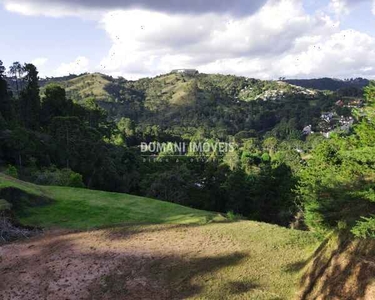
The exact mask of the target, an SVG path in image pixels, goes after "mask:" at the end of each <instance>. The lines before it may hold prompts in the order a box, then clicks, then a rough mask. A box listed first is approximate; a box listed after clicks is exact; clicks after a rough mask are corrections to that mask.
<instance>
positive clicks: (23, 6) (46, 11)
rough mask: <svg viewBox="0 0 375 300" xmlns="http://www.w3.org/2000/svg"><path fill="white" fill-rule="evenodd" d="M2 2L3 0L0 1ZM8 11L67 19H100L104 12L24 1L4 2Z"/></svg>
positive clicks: (7, 0)
mask: <svg viewBox="0 0 375 300" xmlns="http://www.w3.org/2000/svg"><path fill="white" fill-rule="evenodd" d="M0 1H1V0H0ZM2 1H3V3H4V7H5V9H6V10H8V11H11V12H15V13H19V14H22V15H25V16H48V17H55V18H59V17H67V16H75V17H80V18H83V19H99V18H100V16H101V15H102V13H103V12H102V11H100V10H98V9H88V8H84V7H79V6H68V5H64V4H63V3H51V2H50V3H48V2H43V1H39V2H38V1H37V2H31V1H22V0H2Z"/></svg>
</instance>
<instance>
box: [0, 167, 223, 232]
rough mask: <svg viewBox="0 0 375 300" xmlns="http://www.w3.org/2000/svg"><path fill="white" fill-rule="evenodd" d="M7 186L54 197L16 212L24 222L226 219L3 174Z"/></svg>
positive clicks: (90, 224) (87, 224) (72, 224)
mask: <svg viewBox="0 0 375 300" xmlns="http://www.w3.org/2000/svg"><path fill="white" fill-rule="evenodd" d="M4 188H16V189H20V190H22V191H24V192H26V193H29V194H32V195H35V196H40V197H47V198H49V199H52V200H53V202H52V203H51V204H46V205H40V206H35V207H29V206H28V207H23V208H22V210H18V211H16V215H17V217H18V218H19V219H20V221H21V223H22V224H24V225H32V226H40V227H45V228H51V227H59V228H71V229H90V228H98V227H108V226H113V225H119V224H134V223H137V224H139V223H143V224H165V223H169V224H192V223H194V224H205V223H207V222H211V221H224V220H225V218H224V217H222V216H221V215H219V214H217V213H210V212H205V211H200V210H196V209H192V208H188V207H184V206H181V205H177V204H173V203H168V202H164V201H159V200H154V199H149V198H143V197H138V196H132V195H127V194H120V193H109V192H102V191H94V190H88V189H77V188H69V187H53V186H37V185H34V184H31V183H26V182H23V181H20V180H16V179H14V178H11V177H9V176H5V175H3V174H0V190H1V189H4Z"/></svg>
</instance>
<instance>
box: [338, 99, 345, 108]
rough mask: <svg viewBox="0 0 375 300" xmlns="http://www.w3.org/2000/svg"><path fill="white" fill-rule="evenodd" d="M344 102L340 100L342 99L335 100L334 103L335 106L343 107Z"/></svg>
mask: <svg viewBox="0 0 375 300" xmlns="http://www.w3.org/2000/svg"><path fill="white" fill-rule="evenodd" d="M344 104H345V103H344V101H342V100H339V101H337V102H336V105H337V106H340V107H343V106H344Z"/></svg>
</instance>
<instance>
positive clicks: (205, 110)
mask: <svg viewBox="0 0 375 300" xmlns="http://www.w3.org/2000/svg"><path fill="white" fill-rule="evenodd" d="M50 83H57V84H59V85H60V86H61V87H63V88H64V89H65V90H66V93H67V97H68V98H70V99H72V100H73V101H74V102H76V103H79V104H81V105H87V103H92V101H94V102H95V103H96V104H97V105H98V106H99V107H100V108H101V109H102V110H104V111H105V112H106V113H107V115H108V117H109V118H110V119H112V120H115V121H119V120H120V119H121V118H129V119H131V120H132V121H133V122H134V123H136V124H142V128H143V129H144V128H145V127H147V126H154V125H156V126H159V127H160V128H161V129H168V130H169V132H171V133H172V134H173V135H178V136H182V135H186V134H187V135H190V134H191V132H192V131H194V130H195V129H194V128H197V127H207V128H210V130H214V131H226V132H227V133H228V134H233V135H234V134H236V133H238V132H240V131H250V130H255V131H256V132H259V133H262V132H265V131H268V130H271V129H272V128H273V127H275V125H276V124H277V123H279V122H280V121H281V120H282V119H283V118H286V119H288V118H290V116H291V115H294V116H295V117H296V126H297V129H298V130H300V131H301V132H302V129H303V128H304V127H305V126H306V125H308V124H318V123H319V117H320V114H321V113H322V112H324V111H328V110H329V109H330V108H331V107H333V106H334V103H335V102H336V101H337V100H338V99H340V96H338V95H337V96H335V95H333V94H327V92H322V91H319V90H314V89H309V88H303V87H300V86H298V85H292V84H289V83H286V82H283V81H267V80H258V79H253V78H246V77H240V76H233V75H220V74H194V75H190V74H183V73H170V74H163V75H160V76H156V77H154V78H143V79H139V80H136V81H131V80H126V79H124V78H121V77H120V78H113V77H110V76H107V75H103V74H100V73H94V74H82V75H79V76H73V75H72V76H69V77H63V78H49V79H48V80H41V86H42V89H41V93H42V94H43V93H44V87H45V86H46V85H48V84H50ZM193 124H194V125H193ZM143 129H142V130H143Z"/></svg>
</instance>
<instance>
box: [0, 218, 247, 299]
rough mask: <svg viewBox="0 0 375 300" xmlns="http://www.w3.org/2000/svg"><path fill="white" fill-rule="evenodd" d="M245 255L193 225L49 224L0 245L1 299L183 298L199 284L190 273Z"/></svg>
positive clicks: (227, 241) (205, 271) (200, 273)
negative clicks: (93, 227) (59, 227)
mask: <svg viewBox="0 0 375 300" xmlns="http://www.w3.org/2000/svg"><path fill="white" fill-rule="evenodd" d="M245 256H246V254H244V253H241V252H240V247H239V246H238V245H237V244H236V242H234V241H233V240H231V239H230V238H225V237H223V236H221V237H215V236H213V235H209V236H208V235H207V234H204V233H203V232H202V230H201V228H200V227H193V226H171V225H163V226H142V227H125V228H119V229H111V230H98V231H92V232H78V233H74V232H63V231H50V232H47V233H45V234H43V235H42V236H40V237H35V238H32V239H30V240H27V241H22V242H18V243H14V244H9V245H5V246H3V247H1V248H0V277H1V280H0V298H1V299H12V300H13V299H56V300H58V299H64V300H65V299H132V300H133V299H184V298H187V297H189V296H193V295H195V294H197V293H199V291H200V289H201V288H202V286H200V285H199V284H198V283H196V282H195V280H194V279H195V278H196V277H197V276H205V275H208V277H207V280H210V278H209V276H210V275H209V274H210V272H213V271H214V270H217V269H220V268H225V267H228V266H233V265H235V264H238V263H240V262H241V260H242V259H243V258H244V257H245ZM240 288H242V289H244V288H246V287H243V286H241V287H240Z"/></svg>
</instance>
